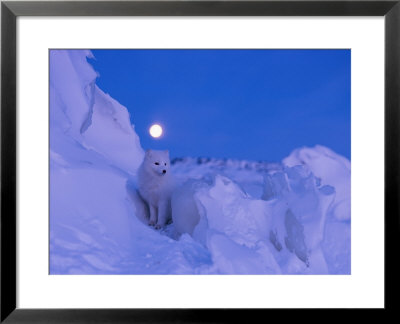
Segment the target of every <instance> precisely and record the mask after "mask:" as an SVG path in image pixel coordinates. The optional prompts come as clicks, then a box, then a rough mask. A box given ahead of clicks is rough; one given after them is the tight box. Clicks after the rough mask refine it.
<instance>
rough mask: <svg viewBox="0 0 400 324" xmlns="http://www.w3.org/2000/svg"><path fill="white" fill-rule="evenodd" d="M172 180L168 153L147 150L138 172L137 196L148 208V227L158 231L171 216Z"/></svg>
mask: <svg viewBox="0 0 400 324" xmlns="http://www.w3.org/2000/svg"><path fill="white" fill-rule="evenodd" d="M172 188H173V178H172V175H171V173H170V161H169V152H168V151H155V150H147V151H146V154H145V156H144V159H143V162H142V164H141V166H140V167H139V170H138V189H139V194H140V196H141V197H142V198H143V200H145V201H146V202H147V204H148V206H149V211H150V220H149V225H152V226H153V225H154V226H155V228H156V229H160V228H161V227H163V226H164V225H165V223H166V222H167V220H168V218H169V217H170V216H171V192H172Z"/></svg>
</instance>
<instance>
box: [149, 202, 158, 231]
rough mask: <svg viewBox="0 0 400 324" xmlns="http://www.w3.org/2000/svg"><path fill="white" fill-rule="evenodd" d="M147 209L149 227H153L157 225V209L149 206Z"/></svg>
mask: <svg viewBox="0 0 400 324" xmlns="http://www.w3.org/2000/svg"><path fill="white" fill-rule="evenodd" d="M149 209H150V221H149V225H151V226H153V225H155V224H156V223H157V209H156V207H154V206H153V205H151V204H149Z"/></svg>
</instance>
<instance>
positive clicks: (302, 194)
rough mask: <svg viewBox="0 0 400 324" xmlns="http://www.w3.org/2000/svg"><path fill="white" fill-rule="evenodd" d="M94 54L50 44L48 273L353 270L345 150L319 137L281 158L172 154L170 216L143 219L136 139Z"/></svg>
mask: <svg viewBox="0 0 400 324" xmlns="http://www.w3.org/2000/svg"><path fill="white" fill-rule="evenodd" d="M90 56H91V53H90V52H89V51H81V50H76V51H71V50H68V51H62V50H55V51H54V50H52V51H51V53H50V273H51V274H349V273H350V220H351V215H350V162H349V161H348V160H347V159H345V158H344V157H341V156H339V155H337V154H335V153H334V152H333V151H331V150H329V149H328V148H325V147H322V146H317V147H315V148H301V149H298V150H295V151H294V152H293V153H292V154H291V155H290V156H289V157H287V158H286V159H284V160H283V163H277V164H268V163H264V162H262V163H260V162H251V161H233V160H225V161H221V160H214V159H192V158H184V159H176V160H175V161H173V165H172V172H173V173H174V174H175V177H176V178H177V180H178V184H179V186H178V188H177V189H176V190H175V192H174V195H173V199H172V212H173V217H174V223H172V224H170V225H168V226H167V227H166V228H164V229H163V230H161V231H156V230H154V229H153V228H151V227H149V226H148V225H147V223H146V222H147V217H148V210H147V206H146V205H145V204H144V203H143V201H142V200H141V198H140V197H139V196H138V194H137V192H136V185H135V183H136V179H135V176H136V171H137V168H138V167H139V165H140V163H141V161H142V159H143V155H144V152H143V149H142V148H141V146H140V143H139V138H138V136H137V134H136V133H135V130H134V127H133V125H131V124H130V119H129V114H128V111H127V109H126V108H125V107H123V106H122V105H120V104H119V103H118V102H116V101H115V100H114V99H112V98H111V97H110V96H109V95H107V94H105V93H104V92H103V91H101V90H100V89H99V88H98V87H97V85H96V78H97V74H96V72H95V71H94V70H93V69H92V67H91V66H90V64H88V62H87V57H90ZM133 117H134V116H133Z"/></svg>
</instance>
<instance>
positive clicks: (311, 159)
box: [283, 145, 351, 220]
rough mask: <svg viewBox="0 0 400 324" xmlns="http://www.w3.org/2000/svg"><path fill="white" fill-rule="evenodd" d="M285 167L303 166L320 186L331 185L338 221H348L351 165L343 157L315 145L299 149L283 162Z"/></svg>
mask: <svg viewBox="0 0 400 324" xmlns="http://www.w3.org/2000/svg"><path fill="white" fill-rule="evenodd" d="M283 164H285V165H287V166H294V165H299V164H301V165H304V166H305V167H306V168H307V169H309V170H310V171H311V172H312V173H313V174H314V175H315V176H316V177H318V178H319V179H320V180H321V184H327V185H331V186H333V187H334V188H335V190H336V197H335V202H334V205H333V207H332V208H333V209H334V215H335V217H336V218H337V219H338V220H350V218H351V216H350V214H351V210H350V206H351V204H350V202H351V164H350V161H349V160H348V159H346V158H345V157H343V156H341V155H339V154H336V153H335V152H333V151H332V150H330V149H329V148H327V147H324V146H321V145H317V146H315V147H314V148H307V147H304V148H300V149H297V150H295V151H293V152H292V154H290V155H289V156H288V157H287V158H285V159H284V160H283Z"/></svg>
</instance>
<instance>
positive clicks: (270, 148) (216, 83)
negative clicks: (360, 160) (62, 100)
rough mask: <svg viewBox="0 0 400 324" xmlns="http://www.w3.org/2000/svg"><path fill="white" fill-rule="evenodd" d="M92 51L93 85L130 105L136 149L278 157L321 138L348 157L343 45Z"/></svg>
mask: <svg viewBox="0 0 400 324" xmlns="http://www.w3.org/2000/svg"><path fill="white" fill-rule="evenodd" d="M92 52H93V54H94V56H95V57H96V59H90V60H89V62H90V63H91V64H92V65H93V66H94V68H95V70H96V71H98V72H99V74H100V77H99V78H98V80H97V84H98V85H99V87H100V88H101V89H102V90H103V91H104V92H106V93H109V94H110V95H111V96H112V97H113V98H115V99H116V100H118V101H119V102H120V103H121V104H122V105H124V106H126V107H127V108H128V110H129V112H130V115H131V122H132V124H134V125H135V130H136V132H137V134H138V135H139V137H140V142H141V145H142V147H143V148H144V149H149V148H151V149H169V150H170V154H171V157H184V156H192V157H199V156H201V157H215V158H235V159H247V160H256V161H257V160H265V161H276V162H277V161H281V160H282V159H283V158H284V157H286V156H287V155H289V154H290V153H291V151H292V150H294V149H296V148H298V147H302V146H314V145H316V144H321V145H324V146H327V147H329V148H331V149H333V150H334V151H335V152H337V153H339V154H341V155H344V156H346V157H347V158H349V159H350V99H351V89H350V82H351V79H350V70H351V69H350V61H351V53H350V50H93V51H92ZM156 122H158V123H160V124H161V125H162V126H163V128H164V135H163V136H162V137H161V138H160V139H153V138H152V137H151V136H150V135H149V132H148V129H149V127H150V126H151V125H152V124H153V123H156Z"/></svg>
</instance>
